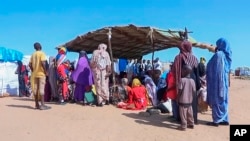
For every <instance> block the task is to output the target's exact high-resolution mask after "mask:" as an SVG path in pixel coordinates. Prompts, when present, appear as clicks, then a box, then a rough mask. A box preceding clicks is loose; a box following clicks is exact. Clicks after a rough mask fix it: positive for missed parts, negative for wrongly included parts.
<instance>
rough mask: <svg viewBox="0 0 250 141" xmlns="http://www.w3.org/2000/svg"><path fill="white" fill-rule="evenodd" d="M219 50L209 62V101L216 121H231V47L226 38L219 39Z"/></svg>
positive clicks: (207, 72)
mask: <svg viewBox="0 0 250 141" xmlns="http://www.w3.org/2000/svg"><path fill="white" fill-rule="evenodd" d="M216 44H217V49H218V51H217V52H216V53H215V54H214V55H213V57H212V58H211V59H210V60H209V62H208V64H207V71H206V77H207V103H208V104H209V106H210V107H211V108H212V118H213V122H214V123H220V122H229V119H228V88H229V82H230V80H229V73H230V68H231V61H232V59H231V54H232V53H231V49H230V47H229V44H228V43H227V41H226V40H225V39H222V38H221V39H219V40H218V41H217V43H216Z"/></svg>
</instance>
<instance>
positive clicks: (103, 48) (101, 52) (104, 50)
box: [98, 43, 107, 57]
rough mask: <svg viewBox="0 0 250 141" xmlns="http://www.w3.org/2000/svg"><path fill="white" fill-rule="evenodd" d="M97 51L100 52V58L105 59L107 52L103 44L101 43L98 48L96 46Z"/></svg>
mask: <svg viewBox="0 0 250 141" xmlns="http://www.w3.org/2000/svg"><path fill="white" fill-rule="evenodd" d="M98 49H99V50H100V54H101V56H102V57H105V55H106V50H107V45H106V44H104V43H101V44H100V45H99V46H98Z"/></svg>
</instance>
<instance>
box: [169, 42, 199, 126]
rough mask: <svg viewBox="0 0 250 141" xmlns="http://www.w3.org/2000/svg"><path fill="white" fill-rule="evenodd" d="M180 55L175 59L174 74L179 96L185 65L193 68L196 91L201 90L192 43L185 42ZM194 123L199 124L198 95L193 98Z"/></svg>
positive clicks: (192, 74) (192, 75)
mask: <svg viewBox="0 0 250 141" xmlns="http://www.w3.org/2000/svg"><path fill="white" fill-rule="evenodd" d="M179 49H180V53H179V54H178V55H177V56H176V57H175V60H174V63H173V73H174V78H175V83H176V91H177V94H178V90H177V88H178V85H179V82H180V80H181V73H182V67H183V66H184V65H189V66H191V67H192V70H193V71H192V73H191V78H192V79H194V82H195V85H196V91H198V90H199V89H200V81H199V72H198V68H197V67H198V63H199V61H198V59H197V58H196V57H195V56H194V55H193V53H192V43H190V42H189V41H187V40H184V41H183V42H182V43H181V45H180V46H179ZM192 108H193V116H194V123H195V124H198V98H197V95H194V96H193V102H192Z"/></svg>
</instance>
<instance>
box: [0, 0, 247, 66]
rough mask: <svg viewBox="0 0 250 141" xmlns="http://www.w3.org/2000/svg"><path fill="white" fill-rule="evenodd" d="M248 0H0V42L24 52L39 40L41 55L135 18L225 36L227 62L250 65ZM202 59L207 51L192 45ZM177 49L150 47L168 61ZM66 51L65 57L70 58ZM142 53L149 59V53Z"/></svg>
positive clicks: (202, 36)
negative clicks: (228, 53) (228, 50)
mask: <svg viewBox="0 0 250 141" xmlns="http://www.w3.org/2000/svg"><path fill="white" fill-rule="evenodd" d="M249 6H250V1H248V0H237V1H235V0H119V1H118V0H105V1H104V0H91V1H87V0H70V1H66V0H65V1H64V0H39V1H38V0H25V1H21V0H1V4H0V29H1V30H0V46H3V47H7V48H11V49H16V50H19V51H21V52H23V53H24V54H28V55H30V54H31V53H33V52H34V49H33V43H34V42H36V41H38V42H40V43H41V44H42V46H43V50H44V52H45V53H46V54H47V55H52V56H55V55H56V53H57V52H56V50H55V49H54V48H55V47H56V46H58V45H60V44H63V43H65V42H67V41H70V40H72V39H74V38H75V37H76V36H77V35H82V34H85V33H86V32H88V31H93V30H96V29H99V28H102V27H106V26H114V25H127V24H135V25H137V26H153V27H157V28H161V29H184V28H185V27H187V28H188V29H189V30H191V31H193V33H192V34H191V36H192V37H193V38H195V39H196V40H197V41H200V42H205V43H209V44H215V42H216V40H217V39H219V38H220V37H224V38H226V39H227V40H228V41H229V42H230V44H231V48H232V51H233V64H232V68H233V69H234V68H236V67H239V66H250V61H249V59H248V58H250V55H249V51H250V49H249V45H248V44H247V43H246V41H248V40H249V39H248V38H249V37H250V36H249V34H250V32H249V31H250V27H249V26H250V12H249ZM193 52H194V54H195V55H196V56H197V57H198V58H199V57H201V56H204V57H205V58H206V59H207V60H209V59H210V57H211V56H212V53H211V52H208V51H207V50H202V49H194V50H193ZM177 53H178V50H177V49H169V50H164V51H160V52H156V54H155V57H160V59H161V60H162V61H164V62H165V61H172V60H173V58H174V56H175V55H176V54H177ZM76 55H77V54H76V53H69V54H68V58H69V59H74V58H76ZM145 58H148V59H151V55H150V54H149V55H146V56H145Z"/></svg>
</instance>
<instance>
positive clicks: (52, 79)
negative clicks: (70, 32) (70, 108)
mask: <svg viewBox="0 0 250 141" xmlns="http://www.w3.org/2000/svg"><path fill="white" fill-rule="evenodd" d="M56 74H57V72H56V66H55V58H54V57H50V58H49V84H50V88H51V100H52V101H53V100H55V99H58V98H59V96H58V91H57V90H58V89H57V78H56Z"/></svg>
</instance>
